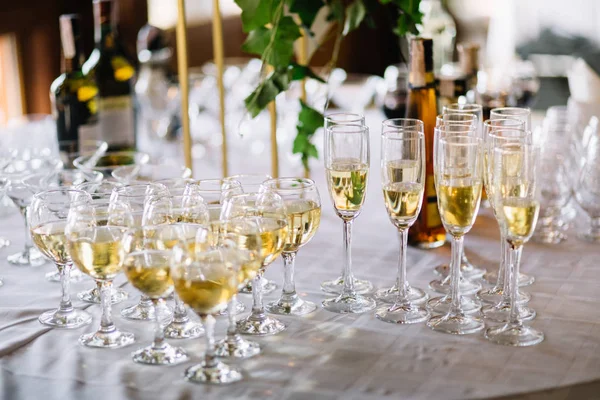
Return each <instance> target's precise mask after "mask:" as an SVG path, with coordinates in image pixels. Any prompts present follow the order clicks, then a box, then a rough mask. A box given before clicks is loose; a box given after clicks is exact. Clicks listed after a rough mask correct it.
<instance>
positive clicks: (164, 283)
mask: <svg viewBox="0 0 600 400" xmlns="http://www.w3.org/2000/svg"><path fill="white" fill-rule="evenodd" d="M170 261H171V260H170V256H169V253H167V252H164V251H153V250H150V251H147V250H146V251H137V252H133V253H130V254H129V255H127V257H126V258H125V261H124V263H123V268H124V270H125V275H126V276H127V279H128V280H129V282H131V284H132V285H133V287H134V288H136V289H137V290H139V291H140V292H142V293H143V294H145V295H146V296H148V297H149V298H151V299H159V298H161V297H165V296H168V295H169V294H170V293H171V292H172V291H173V280H172V279H171V265H170V264H171V262H170Z"/></svg>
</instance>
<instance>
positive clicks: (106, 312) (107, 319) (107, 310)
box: [100, 281, 115, 333]
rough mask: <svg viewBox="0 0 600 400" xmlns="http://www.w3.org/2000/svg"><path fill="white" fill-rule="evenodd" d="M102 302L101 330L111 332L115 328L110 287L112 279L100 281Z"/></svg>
mask: <svg viewBox="0 0 600 400" xmlns="http://www.w3.org/2000/svg"><path fill="white" fill-rule="evenodd" d="M100 284H101V287H100V303H101V304H102V316H101V317H100V332H104V333H110V332H113V331H114V330H115V324H114V323H113V321H112V315H111V312H112V304H111V302H110V289H111V287H112V281H100Z"/></svg>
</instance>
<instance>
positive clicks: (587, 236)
mask: <svg viewBox="0 0 600 400" xmlns="http://www.w3.org/2000/svg"><path fill="white" fill-rule="evenodd" d="M577 237H578V238H579V239H581V240H583V241H585V242H589V243H600V235H598V234H596V233H593V232H582V233H579V234H578V235H577Z"/></svg>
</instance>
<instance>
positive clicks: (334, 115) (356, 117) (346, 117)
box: [321, 112, 373, 294]
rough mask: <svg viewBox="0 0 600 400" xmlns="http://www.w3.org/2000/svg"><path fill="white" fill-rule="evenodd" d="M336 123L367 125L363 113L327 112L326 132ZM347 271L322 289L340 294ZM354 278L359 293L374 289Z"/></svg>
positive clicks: (366, 282)
mask: <svg viewBox="0 0 600 400" xmlns="http://www.w3.org/2000/svg"><path fill="white" fill-rule="evenodd" d="M336 125H360V126H366V124H365V117H364V115H362V114H356V113H349V112H331V113H327V114H325V124H324V128H325V132H327V129H329V128H330V127H332V126H336ZM346 273H347V271H346V269H345V268H344V267H342V272H341V274H340V276H339V277H337V278H336V279H334V280H331V281H324V282H322V283H321V290H323V291H324V292H325V293H332V294H340V293H342V290H343V288H344V281H345V280H346V278H348V277H347V276H346V275H344V274H346ZM352 279H354V282H353V284H354V291H356V293H358V294H365V293H370V292H372V291H373V284H372V283H371V282H369V281H367V280H364V279H358V278H356V277H355V276H352Z"/></svg>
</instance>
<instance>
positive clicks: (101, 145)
mask: <svg viewBox="0 0 600 400" xmlns="http://www.w3.org/2000/svg"><path fill="white" fill-rule="evenodd" d="M107 150H108V143H106V142H105V141H102V140H61V141H60V142H58V151H59V154H60V159H61V161H62V162H63V164H64V166H65V168H66V169H74V168H76V167H75V165H73V161H75V159H76V158H77V157H80V156H82V155H88V156H92V159H96V158H98V157H101V156H102V155H104V153H106V151H107Z"/></svg>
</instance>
